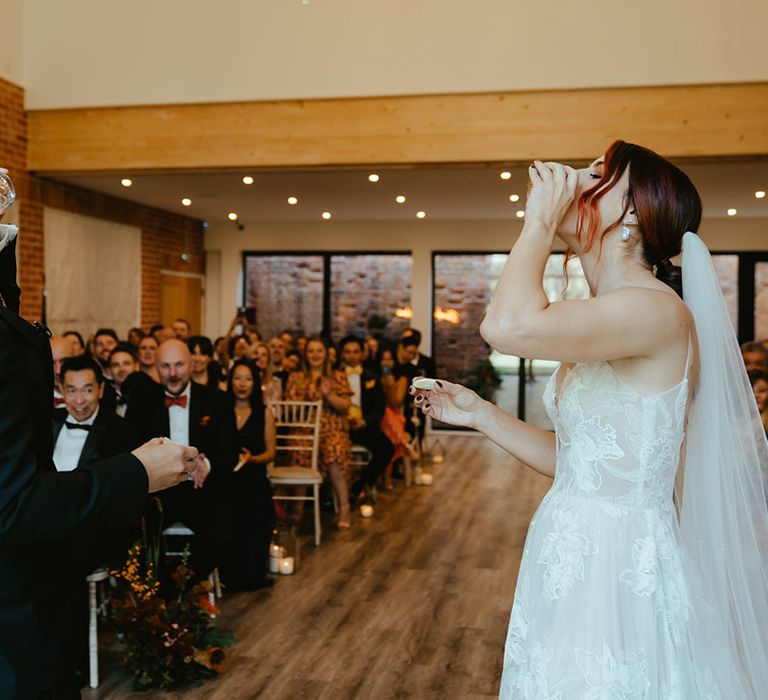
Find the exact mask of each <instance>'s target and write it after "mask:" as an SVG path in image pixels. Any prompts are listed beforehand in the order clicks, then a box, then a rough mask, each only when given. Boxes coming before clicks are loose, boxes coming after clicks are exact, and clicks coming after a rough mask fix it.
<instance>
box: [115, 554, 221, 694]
mask: <svg viewBox="0 0 768 700" xmlns="http://www.w3.org/2000/svg"><path fill="white" fill-rule="evenodd" d="M151 550H152V548H151V547H147V546H146V545H142V544H135V545H134V546H133V547H131V548H130V549H129V550H128V558H127V560H126V562H125V563H124V564H123V566H122V567H121V568H120V569H117V570H114V571H111V572H110V574H111V577H112V587H111V589H110V595H109V599H110V600H109V602H110V607H109V610H110V613H109V617H110V620H111V622H112V623H113V625H114V627H115V629H116V630H117V636H118V639H119V640H120V643H121V646H122V657H123V662H124V663H125V665H126V667H127V668H128V669H129V670H130V671H131V672H132V673H133V675H134V688H135V689H136V690H148V689H150V688H158V689H170V688H177V687H179V686H182V685H184V684H187V683H194V682H199V681H202V680H203V679H205V678H210V677H212V676H216V675H217V674H220V673H222V672H223V670H224V667H225V662H226V661H227V657H226V654H225V652H224V649H225V647H227V646H230V645H231V644H232V643H233V641H234V640H233V637H232V635H231V634H228V633H224V632H221V631H219V630H218V629H217V628H216V626H215V624H214V622H213V619H212V618H213V616H215V615H217V614H218V612H219V610H218V609H217V607H216V606H215V604H212V603H211V602H210V597H209V593H210V591H211V584H210V583H209V582H208V581H202V582H199V583H194V584H193V583H192V579H193V572H192V569H190V568H189V567H188V566H187V559H188V556H189V552H188V550H185V554H184V556H182V558H181V563H180V564H179V565H178V567H177V568H176V570H175V571H174V572H173V573H172V575H171V577H172V579H173V583H174V585H175V587H176V589H177V591H178V592H177V593H176V594H175V595H174V596H173V597H169V598H168V599H167V600H166V599H164V598H162V597H161V596H160V595H159V589H160V585H159V582H158V580H157V575H156V572H157V565H156V561H157V560H156V558H155V559H154V561H153V557H152V556H151ZM148 552H149V553H148Z"/></svg>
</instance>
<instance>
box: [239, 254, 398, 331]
mask: <svg viewBox="0 0 768 700" xmlns="http://www.w3.org/2000/svg"><path fill="white" fill-rule="evenodd" d="M243 271H244V274H243V301H244V305H245V306H248V307H253V309H254V310H255V317H256V326H257V328H258V330H259V333H260V334H261V335H262V336H263V337H270V336H273V335H275V334H277V333H279V332H280V331H282V330H286V329H287V330H291V331H293V332H296V333H301V334H305V335H313V334H315V333H320V334H322V335H324V336H326V337H331V338H333V339H334V340H339V339H340V338H341V337H343V336H345V335H348V334H350V333H353V334H356V335H365V334H367V333H369V332H371V333H375V334H379V335H383V336H388V337H392V338H395V337H399V335H400V334H401V333H402V331H403V330H404V329H405V328H407V327H408V325H409V319H408V314H407V311H408V310H410V309H411V288H412V281H413V258H412V255H411V252H410V251H383V252H377V251H364V252H363V251H334V252H318V251H290V252H282V251H280V252H271V251H270V252H262V251H247V252H244V253H243Z"/></svg>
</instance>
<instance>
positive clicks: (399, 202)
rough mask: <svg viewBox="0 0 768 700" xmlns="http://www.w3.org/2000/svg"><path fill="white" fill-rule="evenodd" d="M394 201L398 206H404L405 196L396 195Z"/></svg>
mask: <svg viewBox="0 0 768 700" xmlns="http://www.w3.org/2000/svg"><path fill="white" fill-rule="evenodd" d="M395 201H396V202H397V203H398V204H405V195H404V194H399V195H397V197H395Z"/></svg>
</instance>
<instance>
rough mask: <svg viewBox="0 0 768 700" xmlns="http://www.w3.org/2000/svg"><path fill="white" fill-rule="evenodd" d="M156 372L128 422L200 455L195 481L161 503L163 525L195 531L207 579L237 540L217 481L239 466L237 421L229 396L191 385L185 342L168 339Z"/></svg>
mask: <svg viewBox="0 0 768 700" xmlns="http://www.w3.org/2000/svg"><path fill="white" fill-rule="evenodd" d="M157 370H158V372H159V374H160V385H152V386H149V387H146V389H143V390H142V391H141V392H140V393H139V392H137V394H136V396H135V397H131V401H130V402H129V404H128V413H127V414H126V417H127V418H128V420H130V421H131V422H132V423H133V424H134V425H135V426H136V427H137V428H138V430H139V435H140V437H141V438H142V439H145V440H148V439H151V438H153V437H159V436H163V437H168V438H170V439H171V440H172V441H173V442H175V443H178V444H180V445H192V446H194V447H196V448H197V449H198V451H199V453H200V454H199V456H198V458H197V468H196V469H195V471H194V474H193V477H192V480H191V481H187V482H185V483H182V484H180V485H179V486H176V487H175V488H172V489H168V490H166V491H164V492H162V493H161V494H159V498H160V502H161V504H162V517H163V525H164V526H170V525H173V524H174V523H176V522H178V521H181V522H182V523H184V524H185V525H186V526H187V527H189V528H190V529H191V530H193V531H194V533H195V537H194V540H193V543H192V557H191V565H192V568H193V569H194V570H195V572H196V574H197V576H198V577H199V578H205V577H206V576H208V574H209V573H210V572H211V571H212V570H213V568H214V567H215V566H216V565H217V561H218V555H219V552H220V551H221V550H222V547H225V546H226V545H227V543H228V542H229V539H230V538H231V536H232V533H231V530H230V524H229V521H228V520H227V518H228V514H227V512H226V511H227V507H226V504H225V503H222V502H221V501H220V497H221V493H220V491H219V490H218V488H217V487H216V481H217V480H219V479H221V478H222V477H223V476H224V475H226V474H228V473H231V471H232V469H233V467H234V466H235V464H236V463H237V457H238V450H237V434H236V427H235V417H234V413H233V411H232V405H231V401H230V400H229V397H227V395H226V394H225V393H224V392H222V391H219V389H217V388H216V387H212V386H203V385H201V384H196V383H195V382H193V381H191V376H192V359H191V357H190V354H189V349H188V348H187V346H186V345H185V344H184V343H182V342H181V341H180V340H175V339H173V340H167V341H165V342H164V343H163V344H162V345H161V346H160V347H159V349H158V351H157Z"/></svg>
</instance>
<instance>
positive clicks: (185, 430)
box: [165, 382, 211, 479]
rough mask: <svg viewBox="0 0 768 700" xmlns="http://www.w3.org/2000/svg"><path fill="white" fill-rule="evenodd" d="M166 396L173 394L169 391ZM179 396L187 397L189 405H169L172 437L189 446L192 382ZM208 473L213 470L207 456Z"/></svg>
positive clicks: (206, 466)
mask: <svg viewBox="0 0 768 700" xmlns="http://www.w3.org/2000/svg"><path fill="white" fill-rule="evenodd" d="M165 395H166V396H173V394H169V393H168V392H167V391H166V392H165ZM179 396H186V397H187V406H186V408H182V407H181V406H169V407H168V425H169V427H170V432H171V435H170V438H171V440H173V442H175V443H177V444H179V445H186V446H189V409H190V407H191V405H192V382H190V383H189V384H187V388H186V389H184V391H182V392H181V393H180V394H179ZM205 468H206V472H205V473H206V475H207V474H210V472H211V460H210V459H208V457H206V458H205ZM190 479H191V477H190Z"/></svg>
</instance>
